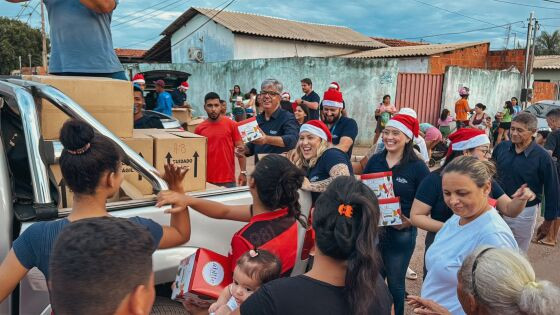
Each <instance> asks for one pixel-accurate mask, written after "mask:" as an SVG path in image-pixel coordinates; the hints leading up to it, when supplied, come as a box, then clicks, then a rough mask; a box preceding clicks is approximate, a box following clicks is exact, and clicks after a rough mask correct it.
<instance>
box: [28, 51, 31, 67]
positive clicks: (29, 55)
mask: <svg viewBox="0 0 560 315" xmlns="http://www.w3.org/2000/svg"><path fill="white" fill-rule="evenodd" d="M27 56H28V57H29V71H31V54H28V55H27Z"/></svg>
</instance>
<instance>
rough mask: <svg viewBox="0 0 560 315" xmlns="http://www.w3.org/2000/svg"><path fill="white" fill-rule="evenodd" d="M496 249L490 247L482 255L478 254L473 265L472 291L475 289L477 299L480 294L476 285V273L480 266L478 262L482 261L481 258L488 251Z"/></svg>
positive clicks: (474, 293)
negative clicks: (477, 267)
mask: <svg viewBox="0 0 560 315" xmlns="http://www.w3.org/2000/svg"><path fill="white" fill-rule="evenodd" d="M491 249H494V248H493V247H488V248H486V249H484V250H483V251H481V252H480V253H478V255H477V256H476V258H475V259H474V262H473V265H472V271H471V278H472V281H471V282H472V289H473V295H474V296H475V297H476V296H478V293H477V292H476V283H475V281H476V280H475V279H476V276H475V272H476V266H477V265H478V260H479V259H480V257H482V255H484V253H486V252H487V251H489V250H491Z"/></svg>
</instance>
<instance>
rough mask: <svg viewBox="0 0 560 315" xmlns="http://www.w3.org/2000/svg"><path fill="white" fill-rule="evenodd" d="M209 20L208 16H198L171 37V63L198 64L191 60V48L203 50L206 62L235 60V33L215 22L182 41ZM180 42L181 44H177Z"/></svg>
mask: <svg viewBox="0 0 560 315" xmlns="http://www.w3.org/2000/svg"><path fill="white" fill-rule="evenodd" d="M207 20H208V18H207V17H206V16H204V15H201V14H198V15H196V16H195V17H194V18H192V19H191V20H190V21H189V22H188V23H186V24H185V25H183V26H182V27H181V28H180V29H178V30H177V31H175V33H173V35H171V62H173V63H196V61H194V60H190V59H189V48H191V47H193V48H200V49H202V53H203V55H204V62H216V61H227V60H231V59H233V47H234V44H233V43H234V36H233V33H232V32H231V31H230V30H228V29H227V28H225V27H223V26H222V25H220V24H218V23H215V22H213V21H212V22H209V23H206V25H204V26H203V27H202V28H201V29H200V30H198V31H196V32H195V33H194V34H192V35H191V36H189V37H188V38H186V39H185V40H183V41H181V40H182V39H183V38H185V36H187V35H188V34H190V33H191V32H193V31H194V30H195V29H196V28H198V27H200V25H202V24H203V23H205V22H206V21H207ZM178 42H180V43H179V44H177V43H178Z"/></svg>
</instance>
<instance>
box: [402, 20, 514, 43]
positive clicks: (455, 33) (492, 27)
mask: <svg viewBox="0 0 560 315" xmlns="http://www.w3.org/2000/svg"><path fill="white" fill-rule="evenodd" d="M521 22H523V21H516V22H512V23H507V24H503V25H496V26H490V27H484V28H477V29H474V30H468V31H461V32H450V33H442V34H431V35H425V36H417V37H407V38H404V39H422V38H429V37H438V36H445V35H459V34H466V33H472V32H478V31H485V30H490V29H494V28H499V27H507V25H512V24H516V23H521ZM514 34H515V33H514Z"/></svg>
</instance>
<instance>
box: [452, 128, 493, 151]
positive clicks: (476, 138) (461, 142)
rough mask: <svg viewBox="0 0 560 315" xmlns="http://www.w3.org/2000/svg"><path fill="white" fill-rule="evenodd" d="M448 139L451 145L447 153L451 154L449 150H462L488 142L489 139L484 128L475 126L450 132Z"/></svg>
mask: <svg viewBox="0 0 560 315" xmlns="http://www.w3.org/2000/svg"><path fill="white" fill-rule="evenodd" d="M449 140H450V141H451V145H450V146H449V152H448V154H451V151H463V150H468V149H474V148H476V147H479V146H481V145H485V144H490V139H489V138H488V135H486V133H485V132H484V130H480V129H475V128H461V129H459V130H457V131H455V132H454V133H452V134H450V135H449Z"/></svg>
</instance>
